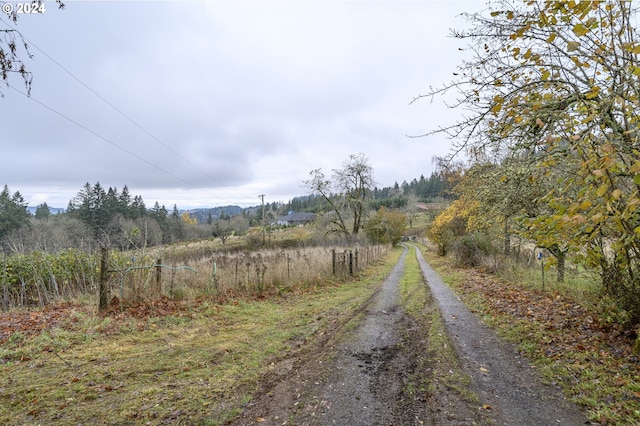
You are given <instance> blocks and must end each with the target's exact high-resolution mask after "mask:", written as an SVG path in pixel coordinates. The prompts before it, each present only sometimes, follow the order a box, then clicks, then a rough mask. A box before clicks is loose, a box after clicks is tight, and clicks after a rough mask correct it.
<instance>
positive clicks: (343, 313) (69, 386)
mask: <svg viewBox="0 0 640 426" xmlns="http://www.w3.org/2000/svg"><path fill="white" fill-rule="evenodd" d="M400 252H401V250H399V249H397V250H394V251H393V252H392V253H391V254H390V255H389V256H388V257H387V258H386V260H385V261H384V262H381V263H379V264H377V265H376V266H374V267H372V268H370V269H369V270H368V271H366V272H364V273H362V274H361V276H360V277H359V279H358V280H355V279H354V280H346V281H333V282H327V283H318V285H316V286H315V287H313V288H307V289H305V292H304V293H302V292H301V293H299V294H288V295H287V297H283V298H279V299H271V300H262V301H256V300H241V299H236V300H232V301H231V302H230V303H229V304H225V305H218V304H215V303H213V302H212V301H207V300H202V301H200V302H199V304H197V305H194V306H192V307H191V309H188V310H186V311H180V312H178V313H176V314H175V315H172V316H166V317H151V318H148V319H145V320H138V319H134V318H124V319H123V318H113V319H110V318H101V317H98V316H96V315H95V314H91V313H89V311H86V312H84V311H79V312H77V313H75V314H74V316H75V319H74V325H73V327H72V328H70V329H67V328H64V329H62V328H60V329H53V330H51V331H50V332H47V333H43V334H41V335H39V336H37V337H31V338H26V337H24V336H22V335H20V334H18V333H16V334H14V335H13V336H12V337H11V339H9V340H8V341H7V342H5V343H4V344H3V345H2V346H1V347H0V359H1V360H2V361H3V362H2V363H0V424H3V425H18V424H58V425H76V424H131V423H134V424H152V425H153V424H163V423H189V424H191V423H195V424H208V425H219V424H223V423H224V422H225V421H227V420H229V419H231V418H234V417H235V416H236V415H237V414H238V412H239V410H241V407H242V406H243V405H244V404H246V402H247V401H249V400H250V398H251V396H252V394H253V392H255V390H256V389H257V386H258V385H259V383H260V380H261V378H262V377H264V376H265V375H266V374H269V372H270V371H271V370H273V368H276V367H275V366H276V365H277V362H278V360H279V359H282V358H284V357H286V356H290V355H291V354H293V353H295V352H296V351H298V350H300V349H299V345H296V344H295V342H298V341H306V342H314V341H316V340H317V339H319V338H320V337H321V335H322V330H323V329H324V328H326V327H328V326H329V325H330V324H335V323H336V322H337V323H341V322H346V321H347V320H348V318H349V315H350V314H351V312H352V311H353V310H354V309H355V308H356V307H358V306H360V305H361V304H362V303H363V302H364V301H365V300H367V299H368V298H369V297H370V296H371V294H372V292H373V291H375V289H376V288H377V287H378V286H379V285H380V282H381V281H382V280H383V279H384V277H386V275H387V274H388V273H389V271H390V270H391V268H392V267H393V266H394V264H395V262H396V261H397V259H398V256H399V255H400Z"/></svg>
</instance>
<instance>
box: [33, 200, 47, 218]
mask: <svg viewBox="0 0 640 426" xmlns="http://www.w3.org/2000/svg"><path fill="white" fill-rule="evenodd" d="M50 216H51V210H49V206H48V205H47V203H46V202H44V203H42V204H40V205H39V206H38V207H36V214H35V218H36V219H38V220H44V221H46V220H48V219H49V217H50Z"/></svg>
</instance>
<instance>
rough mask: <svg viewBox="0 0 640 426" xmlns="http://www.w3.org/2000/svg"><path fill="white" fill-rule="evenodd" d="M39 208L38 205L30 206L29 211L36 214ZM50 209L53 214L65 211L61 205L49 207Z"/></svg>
mask: <svg viewBox="0 0 640 426" xmlns="http://www.w3.org/2000/svg"><path fill="white" fill-rule="evenodd" d="M37 208H38V206H36V207H31V206H28V207H27V211H28V212H29V213H31V214H32V215H35V214H36V210H37ZM49 211H50V212H51V214H59V213H64V212H65V209H61V208H59V207H49Z"/></svg>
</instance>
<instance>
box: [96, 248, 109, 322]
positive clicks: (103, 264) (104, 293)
mask: <svg viewBox="0 0 640 426" xmlns="http://www.w3.org/2000/svg"><path fill="white" fill-rule="evenodd" d="M108 280H109V251H108V250H107V248H106V247H102V248H101V249H100V287H99V288H100V290H99V292H100V294H99V300H98V310H99V311H102V310H103V309H106V308H107V306H108V305H109V287H108V285H107V282H108Z"/></svg>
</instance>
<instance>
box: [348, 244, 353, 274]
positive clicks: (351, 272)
mask: <svg viewBox="0 0 640 426" xmlns="http://www.w3.org/2000/svg"><path fill="white" fill-rule="evenodd" d="M349 275H353V251H352V250H349Z"/></svg>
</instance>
